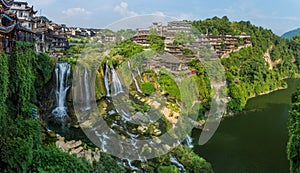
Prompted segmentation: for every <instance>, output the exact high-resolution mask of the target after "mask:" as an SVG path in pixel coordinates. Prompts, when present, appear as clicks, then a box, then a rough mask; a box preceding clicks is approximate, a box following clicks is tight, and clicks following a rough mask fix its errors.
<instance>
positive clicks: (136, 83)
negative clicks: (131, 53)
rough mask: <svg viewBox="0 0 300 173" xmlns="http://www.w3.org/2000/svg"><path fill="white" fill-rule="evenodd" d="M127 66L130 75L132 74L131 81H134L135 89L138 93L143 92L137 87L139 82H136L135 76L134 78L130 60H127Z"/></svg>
mask: <svg viewBox="0 0 300 173" xmlns="http://www.w3.org/2000/svg"><path fill="white" fill-rule="evenodd" d="M128 68H129V70H130V71H131V76H132V79H133V81H134V84H135V87H136V90H137V91H138V92H139V93H143V92H142V90H141V89H140V87H139V83H138V82H137V80H136V78H135V76H134V73H133V71H132V70H131V67H130V62H129V61H128Z"/></svg>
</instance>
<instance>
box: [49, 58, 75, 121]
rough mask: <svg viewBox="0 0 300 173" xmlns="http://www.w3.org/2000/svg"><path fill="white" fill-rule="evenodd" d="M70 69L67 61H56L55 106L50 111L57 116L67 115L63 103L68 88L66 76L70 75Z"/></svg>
mask: <svg viewBox="0 0 300 173" xmlns="http://www.w3.org/2000/svg"><path fill="white" fill-rule="evenodd" d="M70 73H71V69H70V64H68V63H57V64H56V66H55V77H56V89H55V96H56V108H55V109H54V110H53V111H52V114H53V115H55V117H57V118H64V117H65V116H67V108H66V105H65V102H66V95H67V91H68V89H69V88H70V86H69V85H68V78H69V76H70Z"/></svg>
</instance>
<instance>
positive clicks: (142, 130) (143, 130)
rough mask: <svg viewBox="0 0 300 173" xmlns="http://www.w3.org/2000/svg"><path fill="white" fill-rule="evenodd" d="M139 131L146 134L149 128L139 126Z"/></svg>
mask: <svg viewBox="0 0 300 173" xmlns="http://www.w3.org/2000/svg"><path fill="white" fill-rule="evenodd" d="M137 130H138V132H139V133H146V132H147V130H148V127H147V126H139V127H138V129H137Z"/></svg>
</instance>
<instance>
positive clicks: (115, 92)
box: [111, 67, 124, 96]
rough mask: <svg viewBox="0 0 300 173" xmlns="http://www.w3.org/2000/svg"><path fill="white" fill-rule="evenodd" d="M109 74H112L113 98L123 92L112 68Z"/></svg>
mask: <svg viewBox="0 0 300 173" xmlns="http://www.w3.org/2000/svg"><path fill="white" fill-rule="evenodd" d="M111 73H112V84H111V85H112V86H111V93H112V95H113V96H116V95H118V94H120V93H123V92H124V91H123V87H122V83H121V81H120V79H119V77H118V74H117V72H116V70H115V69H114V67H112V68H111Z"/></svg>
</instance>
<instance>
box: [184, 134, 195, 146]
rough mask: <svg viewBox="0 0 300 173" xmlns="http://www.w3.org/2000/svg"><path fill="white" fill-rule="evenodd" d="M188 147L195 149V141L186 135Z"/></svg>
mask: <svg viewBox="0 0 300 173" xmlns="http://www.w3.org/2000/svg"><path fill="white" fill-rule="evenodd" d="M185 141H186V145H187V146H188V147H189V148H194V145H193V139H192V137H191V136H190V135H186V139H185Z"/></svg>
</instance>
